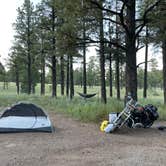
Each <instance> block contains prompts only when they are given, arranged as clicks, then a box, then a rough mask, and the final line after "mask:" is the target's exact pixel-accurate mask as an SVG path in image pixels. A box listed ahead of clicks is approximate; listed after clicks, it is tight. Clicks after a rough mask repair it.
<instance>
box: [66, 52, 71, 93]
mask: <svg viewBox="0 0 166 166" xmlns="http://www.w3.org/2000/svg"><path fill="white" fill-rule="evenodd" d="M69 69H70V67H69V55H67V67H66V96H69Z"/></svg>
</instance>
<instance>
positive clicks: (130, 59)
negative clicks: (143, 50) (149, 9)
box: [126, 0, 137, 100]
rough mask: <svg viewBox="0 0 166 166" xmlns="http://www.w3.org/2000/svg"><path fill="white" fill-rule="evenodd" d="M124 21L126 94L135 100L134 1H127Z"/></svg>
mask: <svg viewBox="0 0 166 166" xmlns="http://www.w3.org/2000/svg"><path fill="white" fill-rule="evenodd" d="M126 19H127V24H128V30H129V33H127V34H126V94H128V93H131V95H132V97H133V98H134V99H135V100H137V67H136V46H135V0H129V1H128V5H127V16H126Z"/></svg>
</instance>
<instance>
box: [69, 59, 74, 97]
mask: <svg viewBox="0 0 166 166" xmlns="http://www.w3.org/2000/svg"><path fill="white" fill-rule="evenodd" d="M69 71H70V99H72V98H73V96H74V81H73V57H72V56H70V70H69Z"/></svg>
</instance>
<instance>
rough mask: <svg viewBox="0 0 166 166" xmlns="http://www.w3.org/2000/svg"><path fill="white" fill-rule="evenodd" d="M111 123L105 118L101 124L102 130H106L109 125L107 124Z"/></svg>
mask: <svg viewBox="0 0 166 166" xmlns="http://www.w3.org/2000/svg"><path fill="white" fill-rule="evenodd" d="M108 124H109V121H108V120H104V121H103V122H102V123H101V125H100V130H101V131H104V129H105V128H106V127H107V125H108Z"/></svg>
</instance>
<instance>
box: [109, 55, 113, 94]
mask: <svg viewBox="0 0 166 166" xmlns="http://www.w3.org/2000/svg"><path fill="white" fill-rule="evenodd" d="M109 61H110V63H109V75H110V77H109V84H110V97H112V96H113V92H112V55H111V53H110V58H109Z"/></svg>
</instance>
